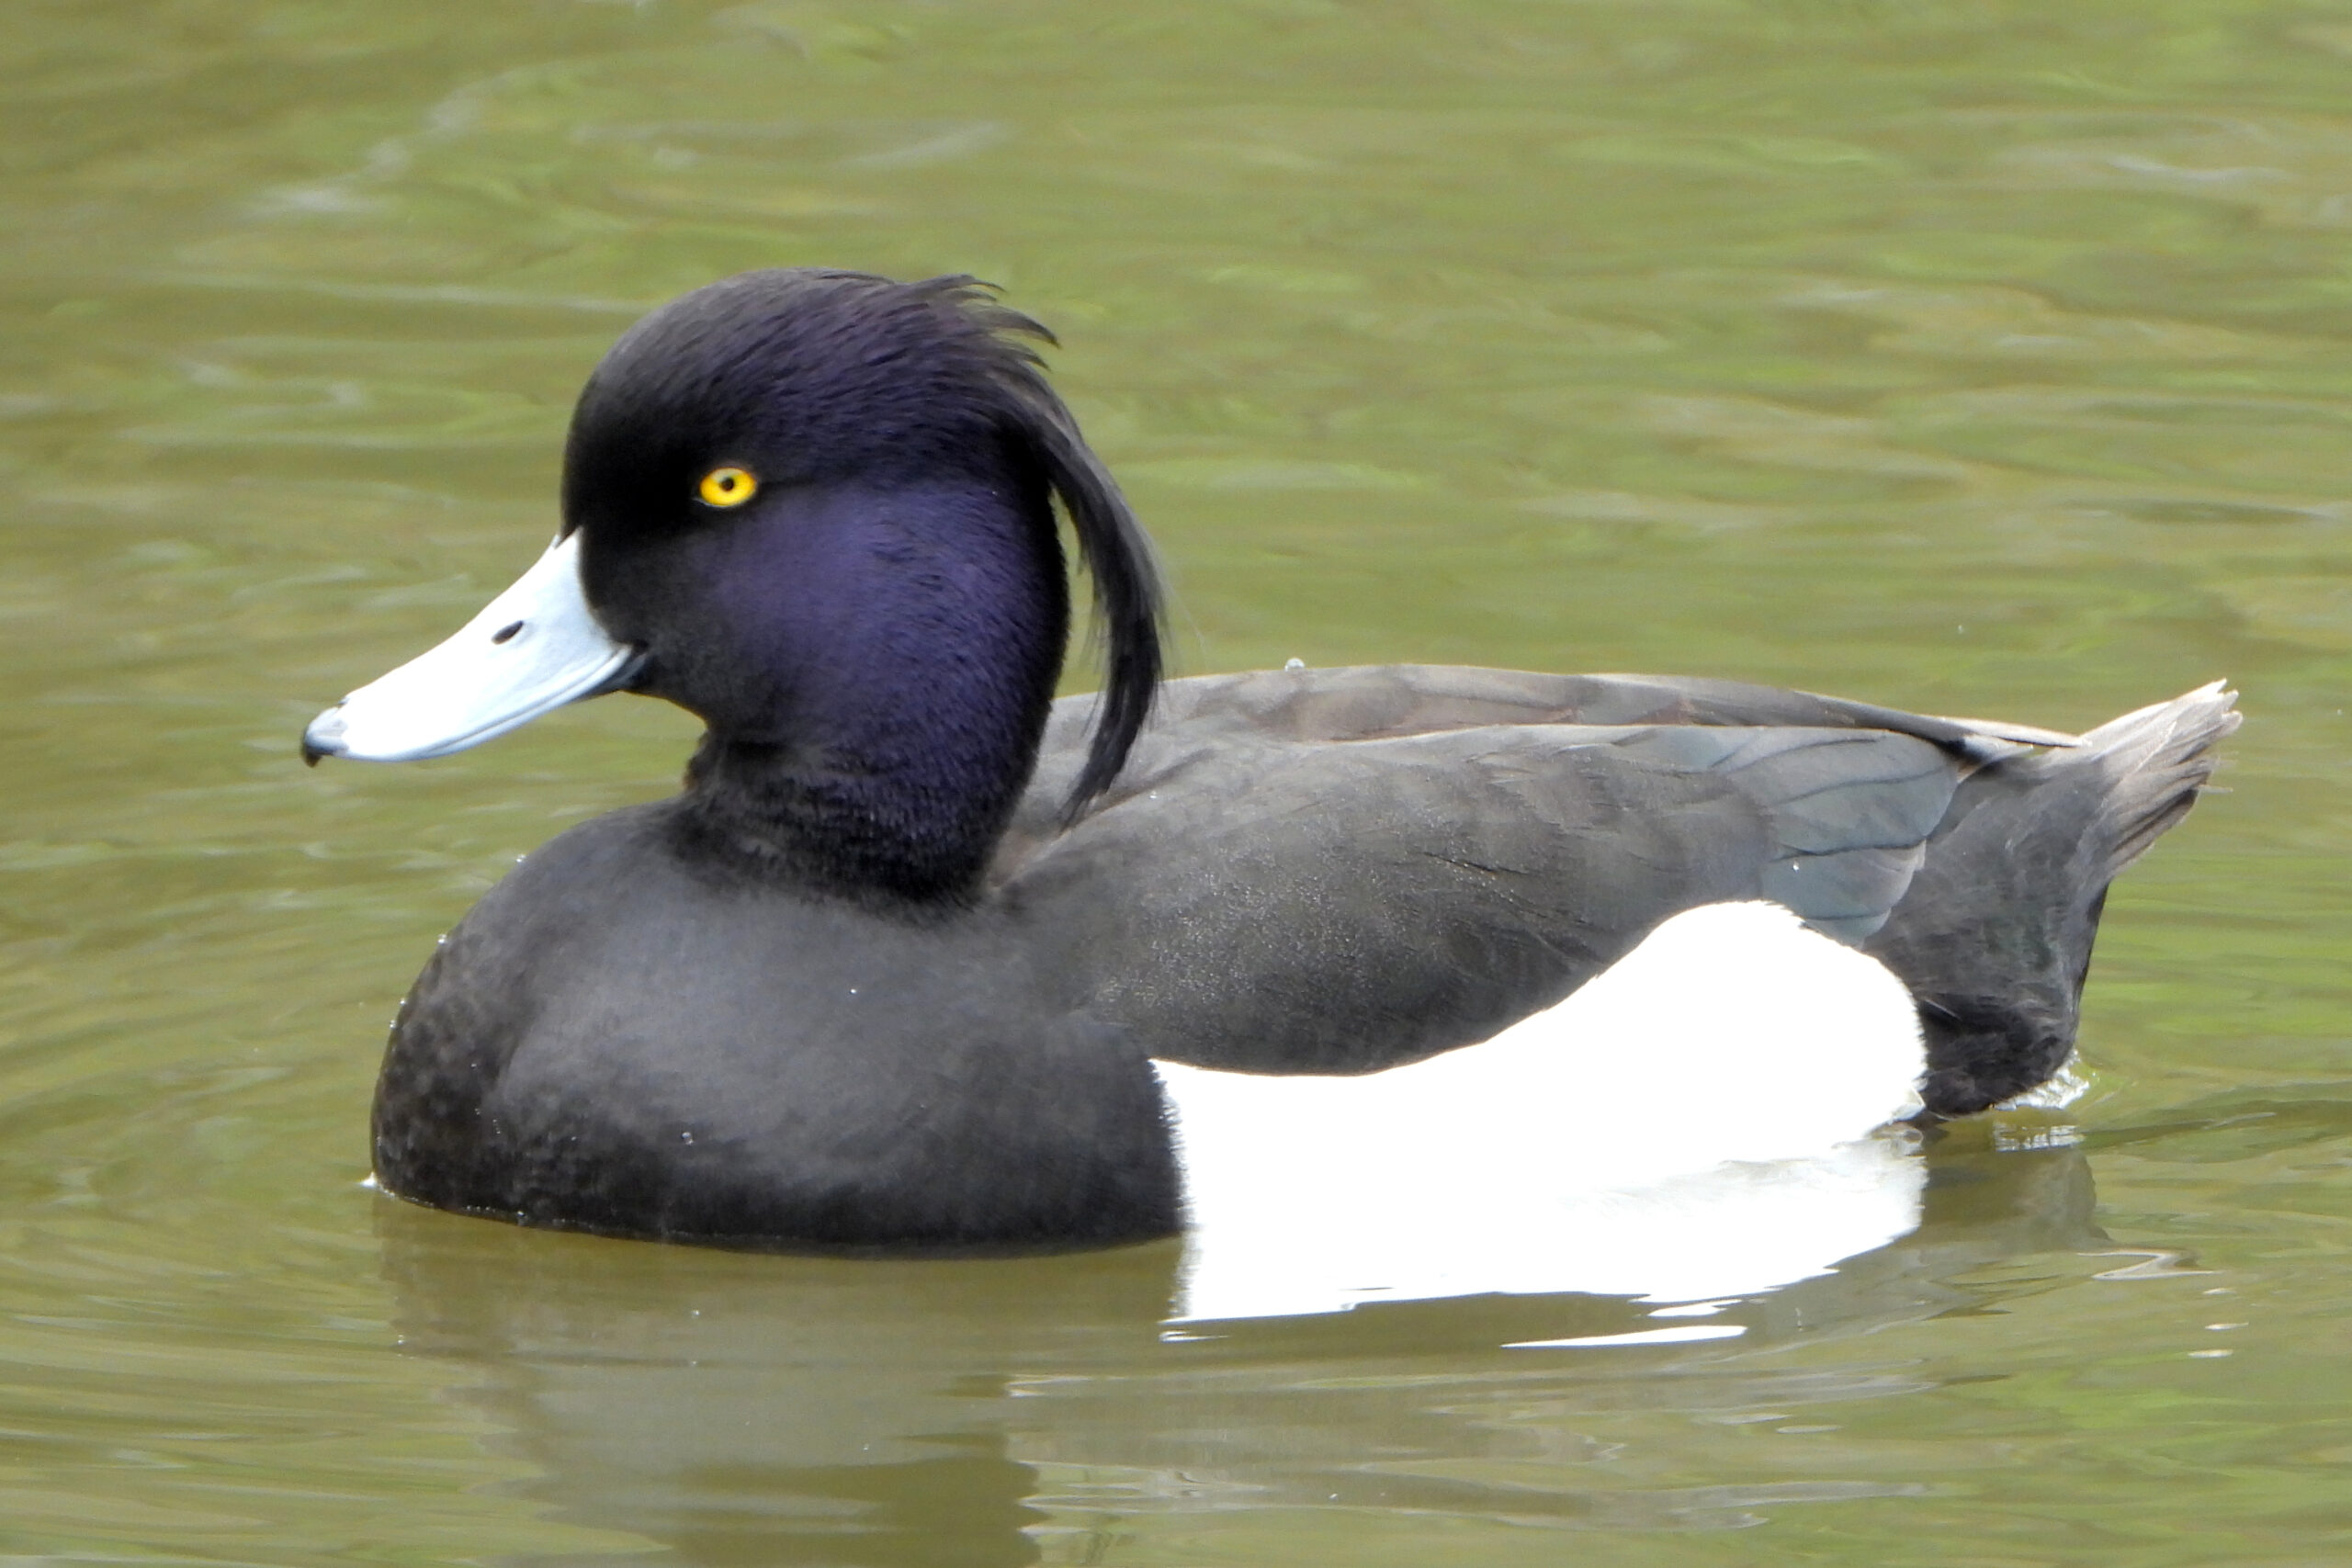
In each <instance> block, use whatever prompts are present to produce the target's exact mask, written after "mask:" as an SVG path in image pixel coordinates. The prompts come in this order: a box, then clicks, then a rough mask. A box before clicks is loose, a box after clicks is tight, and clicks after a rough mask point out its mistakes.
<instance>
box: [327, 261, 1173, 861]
mask: <svg viewBox="0 0 2352 1568" xmlns="http://www.w3.org/2000/svg"><path fill="white" fill-rule="evenodd" d="M1028 339H1045V340H1046V341H1051V339H1050V336H1049V334H1047V333H1046V331H1045V329H1044V328H1042V327H1040V326H1038V325H1037V324H1036V323H1035V322H1034V321H1030V320H1029V319H1028V318H1027V317H1025V316H1022V315H1019V314H1017V313H1015V312H1013V311H1012V310H1007V309H1005V308H1004V307H1002V306H1001V305H999V304H997V303H996V302H995V300H994V299H993V297H992V295H991V293H990V291H989V290H988V289H986V288H983V287H982V286H980V285H978V284H976V283H974V282H973V281H972V280H971V279H969V278H962V277H948V278H934V279H932V280H930V281H928V282H922V283H907V284H901V283H894V282H891V281H889V280H888V279H885V278H879V277H873V276H866V275H864V274H857V273H842V272H820V271H804V270H780V271H770V272H755V273H746V274H743V275H742V276H738V277H732V278H729V279H727V280H725V281H723V282H720V283H716V284H713V285H711V286H710V287H708V288H701V289H697V290H696V291H695V292H694V293H692V294H689V295H686V296H685V297H684V298H683V299H677V300H674V301H673V302H672V303H670V304H669V305H666V306H664V307H662V309H661V310H657V311H655V312H654V313H653V314H652V315H650V316H649V317H647V318H646V319H645V320H644V321H640V322H639V323H638V324H637V326H635V327H634V328H632V329H631V330H630V331H629V332H628V333H627V334H626V335H624V336H623V337H622V338H621V340H620V342H619V343H617V344H615V345H614V347H613V349H612V351H611V352H610V353H609V354H607V355H605V359H604V362H603V363H602V364H601V365H599V366H598V367H596V370H595V372H594V375H592V376H591V377H590V378H589V380H588V384H587V387H586V388H585V389H584V390H583V391H582V393H581V397H580V404H579V407H578V409H577V410H576V411H575V412H574V413H573V415H572V422H571V437H570V440H569V442H568V444H567V446H566V449H565V455H564V476H563V526H562V530H561V532H560V533H559V534H558V536H557V537H556V541H555V543H554V544H553V545H552V546H551V547H549V548H548V552H547V554H546V555H545V556H543V557H542V558H540V560H539V562H538V563H537V565H536V566H534V567H533V568H532V569H531V570H529V571H528V572H526V573H525V574H524V576H523V577H522V579H521V580H520V581H517V582H516V583H515V585H514V586H513V587H512V588H509V589H508V590H507V591H506V592H504V593H503V594H501V595H499V596H498V597H497V598H496V599H495V600H493V601H492V603H491V604H490V605H489V606H488V607H487V608H485V609H484V610H483V611H482V612H481V614H480V615H477V616H476V617H475V618H474V619H473V620H472V621H471V622H470V623H469V624H468V625H467V626H466V627H465V628H464V629H463V630H461V631H459V632H458V635H457V636H455V637H451V638H450V639H449V640H448V641H447V642H445V643H443V644H442V645H440V646H439V647H438V648H435V649H432V650H431V651H430V652H428V653H425V654H424V655H423V656H421V657H420V658H418V659H416V660H412V661H411V662H410V663H408V664H405V665H402V666H401V668H400V669H398V670H395V671H392V672H391V673H390V674H389V675H386V676H384V677H383V678H382V679H381V680H379V681H377V682H374V683H372V684H370V685H368V686H364V687H362V688H360V689H359V690H358V691H356V692H354V693H352V694H350V695H349V696H347V697H345V699H344V700H343V701H342V702H341V703H339V704H337V705H335V706H334V707H333V708H330V709H328V710H327V711H326V712H325V713H323V714H322V715H320V716H319V717H318V718H317V719H315V720H314V721H312V723H311V727H310V728H309V729H308V730H307V731H306V732H305V733H304V735H303V740H302V745H303V751H304V755H305V756H306V757H307V758H310V759H311V760H312V761H315V760H316V759H317V758H319V757H322V756H341V757H350V758H355V759H360V760H366V761H408V760H411V759H415V758H422V757H438V756H446V755H447V754H448V753H450V752H453V751H458V750H464V749H466V748H467V747H469V746H473V745H477V744H479V743H481V741H484V740H487V739H492V737H494V736H498V735H503V734H504V733H505V732H506V731H508V730H510V729H513V728H517V727H518V726H521V725H523V724H526V723H527V722H529V721H530V720H531V719H533V718H536V717H537V716H539V715H540V714H543V713H546V712H548V711H550V710H552V709H554V708H557V707H560V706H561V705H564V704H566V703H570V702H573V701H577V700H579V699H580V698H582V697H588V696H594V695H596V694H600V693H604V692H608V691H620V690H626V691H633V692H640V693H644V694H648V695H652V696H660V697H666V698H668V699H669V700H670V701H672V702H673V703H676V704H678V705H680V706H682V707H684V708H686V709H687V710H689V711H690V712H692V713H694V714H695V715H697V716H700V717H701V718H702V719H703V720H704V721H705V722H706V723H707V725H708V726H709V733H708V735H707V736H706V738H705V739H704V742H703V745H702V748H701V750H699V751H698V752H697V753H696V756H695V763H694V765H693V768H692V769H691V770H690V772H689V775H688V779H689V786H690V788H689V806H690V808H691V809H690V812H689V818H691V819H692V820H695V821H696V822H698V823H700V824H701V826H702V827H703V828H704V829H707V834H708V835H709V836H710V838H711V841H712V842H713V843H714V844H715V845H717V846H718V848H719V849H720V850H721V851H722V852H733V853H739V854H741V855H743V856H746V857H749V858H751V859H753V860H766V861H769V862H772V863H776V864H778V865H781V866H785V867H787V868H789V869H791V870H793V871H795V872H797V873H800V874H808V875H812V876H816V877H818V878H820V879H824V880H832V881H837V882H843V883H847V884H851V885H855V886H875V887H879V888H883V889H887V890H890V891H895V892H899V893H904V894H910V895H915V896H925V895H931V894H938V893H954V892H957V891H960V890H962V889H965V888H967V887H969V886H971V885H972V883H973V882H974V881H975V880H976V879H977V878H978V874H979V872H980V870H981V868H982V867H983V866H984V865H985V863H986V861H987V857H988V853H989V849H990V848H991V847H992V846H993V844H994V842H995V840H996V839H997V837H998V836H999V834H1000V833H1001V831H1002V829H1003V826H1004V823H1005V821H1006V819H1007V818H1008V816H1009V815H1010V813H1011V811H1012V807H1013V805H1014V803H1015V801H1016V800H1017V799H1018V797H1019V795H1020V792H1021V790H1022V787H1023V785H1024V784H1026V782H1027V779H1028V775H1029V773H1030V770H1031V767H1032V765H1033V764H1034V762H1035V757H1036V750H1037V744H1038V739H1039V736H1040V734H1041V732H1042V730H1043V727H1044V723H1045V716H1046V707H1047V705H1048V704H1049V703H1050V701H1051V699H1052V694H1053V687H1054V682H1055V681H1056V679H1057V675H1058V673H1059V671H1060V668H1061V663H1062V659H1063V654H1064V651H1065V649H1066V647H1067V644H1068V640H1069V596H1068V591H1067V588H1066V586H1065V581H1064V562H1063V557H1062V551H1061V547H1060V543H1059V538H1058V535H1057V529H1056V525H1055V518H1054V508H1053V502H1054V498H1055V497H1057V496H1058V497H1059V499H1060V501H1061V503H1062V507H1063V510H1064V511H1065V512H1066V513H1067V514H1068V516H1069V522H1070V525H1071V529H1072V531H1073V532H1074V533H1075V534H1076V536H1077V538H1078V542H1079V546H1080V553H1081V554H1082V555H1083V557H1084V558H1085V560H1086V563H1087V566H1088V568H1089V569H1090V571H1091V576H1092V581H1093V588H1094V598H1095V602H1096V604H1097V606H1098V610H1099V612H1100V614H1101V615H1102V618H1103V623H1104V629H1105V633H1106V637H1105V640H1106V643H1107V655H1108V665H1109V670H1108V680H1107V682H1106V683H1105V687H1104V692H1103V700H1102V704H1101V707H1100V711H1099V713H1098V715H1097V718H1096V728H1095V732H1094V736H1093V740H1092V744H1091V751H1090V753H1089V756H1088V761H1087V765H1086V767H1085V769H1084V770H1083V772H1082V773H1081V775H1080V779H1079V783H1078V784H1077V787H1076V790H1075V792H1074V793H1073V795H1072V797H1071V799H1070V801H1069V808H1070V810H1071V811H1072V812H1076V811H1077V810H1079V809H1080V808H1081V807H1083V806H1084V805H1085V804H1086V802H1087V801H1089V800H1090V799H1091V798H1092V797H1093V796H1094V795H1098V794H1100V793H1101V792H1102V790H1103V788H1104V787H1105V786H1107V785H1108V784H1110V782H1111V780H1112V778H1113V777H1114V775H1115V774H1116V773H1118V770H1119V767H1120V764H1121V763H1122V761H1124V760H1125V756H1126V753H1127V750H1128V749H1129V747H1130V746H1131V745H1132V744H1133V742H1134V740H1135V738H1136V732H1137V731H1138V730H1139V729H1140V728H1141V727H1142V725H1143V721H1144V718H1145V716H1147V714H1148V711H1149V708H1150V705H1151V700H1152V694H1153V692H1154V690H1155V688H1156V685H1157V682H1158V680H1159V667H1160V647H1159V590H1158V586H1157V582H1156V579H1155V576H1154V573H1153V570H1152V567H1151V561H1150V554H1149V549H1148V546H1147V544H1146V542H1145V540H1144V538H1143V536H1142V534H1141V532H1140V530H1139V529H1138V528H1137V527H1136V523H1135V520H1134V518H1133V516H1132V515H1131V514H1130V513H1128V511H1127V508H1126V504H1125V502H1124V501H1123V500H1122V499H1121V497H1120V495H1119V492H1118V489H1117V487H1116V486H1115V485H1114V484H1113V482H1112V481H1111V479H1110V478H1109V476H1108V475H1107V474H1105V473H1104V472H1103V468H1102V467H1101V465H1100V464H1099V463H1098V462H1097V461H1096V459H1095V458H1094V457H1093V455H1092V454H1091V452H1089V451H1088V449H1087V447H1086V446H1085V444H1084V442H1083V441H1082V440H1081V439H1080V436H1079V434H1078V429H1077V426H1076V424H1075V423H1074V422H1073V421H1072V420H1071V418H1070V416H1069V411H1068V410H1067V409H1065V408H1064V407H1063V406H1062V403H1061V401H1060V400H1059V399H1057V397H1056V396H1055V395H1054V393H1053V391H1052V390H1051V389H1050V388H1049V387H1048V386H1047V385H1046V381H1045V378H1044V376H1043V374H1042V367H1041V364H1040V361H1039V359H1038V357H1037V355H1036V354H1035V351H1034V350H1033V349H1032V348H1031V347H1030V346H1028V344H1027V342H1026V341H1024V340H1028Z"/></svg>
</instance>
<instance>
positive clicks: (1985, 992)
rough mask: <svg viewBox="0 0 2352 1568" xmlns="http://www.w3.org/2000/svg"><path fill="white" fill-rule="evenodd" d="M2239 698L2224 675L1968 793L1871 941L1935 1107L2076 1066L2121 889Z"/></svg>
mask: <svg viewBox="0 0 2352 1568" xmlns="http://www.w3.org/2000/svg"><path fill="white" fill-rule="evenodd" d="M2236 701H2237V694H2235V693H2234V692H2232V691H2230V690H2228V689H2227V688H2226V687H2225V686H2223V685H2222V682H2218V681H2217V682H2214V683H2213V684H2211V685H2210V686H2203V687H2199V689H2198V690H2196V691H2194V692H2191V693H2189V694H2188V695H2186V696H2182V697H2177V698H2175V699H2174V700H2172V701H2171V702H2168V703H2159V704H2157V705H2155V706H2154V707H2145V708H2142V709H2140V710H2139V711H2138V712H2137V713H2129V714H2125V715H2124V716H2122V717H2121V718H2119V719H2115V720H2112V721H2111V722H2109V723H2107V724H2103V725H2101V726H2099V728H2097V729H2094V730H2092V731H2091V732H2090V733H2089V734H2087V735H2085V736H2084V737H2082V739H2081V740H2080V742H2079V744H2077V745H2075V746H2070V747H2061V748H2052V749H2050V750H2035V751H2030V752H2021V753H2019V754H2018V755H2015V756H2011V757H2008V758H2007V759H2004V760H2002V761H1996V762H1993V763H1991V764H1990V765H1988V766H1986V767H1985V768H1983V769H1982V770H1980V771H1979V772H1977V773H1974V774H1973V775H1972V776H1971V777H1970V778H1969V779H1968V780H1967V781H1966V782H1965V783H1963V784H1962V785H1961V787H1960V790H1959V792H1958V794H1956V795H1954V796H1953V798H1952V804H1951V812H1950V813H1949V814H1948V815H1947V816H1946V817H1945V818H1944V820H1943V823H1942V825H1941V826H1940V827H1939V828H1938V829H1936V832H1935V834H1934V836H1933V837H1931V838H1930V839H1929V840H1928V852H1927V858H1926V860H1925V862H1924V863H1922V864H1921V866H1920V868H1919V872H1918V874H1917V876H1916V877H1914V878H1913V880H1912V883H1911V886H1910V887H1909V888H1908V889H1907V890H1906V891H1905V894H1904V896H1903V898H1902V901H1901V902H1900V903H1898V904H1896V906H1895V908H1894V915H1893V916H1892V917H1891V918H1890V919H1888V921H1887V923H1886V925H1885V927H1884V928H1883V929H1882V930H1881V931H1879V932H1878V934H1877V935H1875V936H1873V937H1872V938H1871V940H1870V941H1869V942H1867V943H1865V944H1864V945H1865V947H1866V949H1867V950H1868V951H1869V952H1870V953H1872V954H1873V955H1875V956H1876V957H1877V958H1879V959H1880V960H1881V961H1882V962H1883V963H1884V964H1886V965H1887V966H1888V967H1889V968H1891V969H1893V970H1894V972H1895V973H1896V974H1897V975H1899V976H1902V978H1903V980H1904V982H1905V984H1906V985H1908V986H1909V987H1910V988H1911V992H1912V995H1913V996H1915V997H1917V998H1918V1000H1919V1015H1920V1022H1921V1024H1922V1025H1923V1026H1924V1029H1925V1032H1926V1034H1927V1041H1928V1079H1927V1084H1926V1088H1925V1094H1926V1098H1927V1102H1928V1110H1929V1111H1933V1112H1935V1113H1936V1114H1938V1115H1942V1116H1959V1115H1965V1114H1966V1113H1968V1112H1970V1111H1982V1110H1984V1109H1985V1107H1986V1106H1988V1105H1995V1104H1998V1103H1999V1102H2000V1101H2002V1100H2007V1099H2008V1098H2009V1097H2011V1096H2012V1095H2017V1094H2021V1093H2023V1092H2024V1091H2025V1090H2027V1089H2031V1088H2033V1087H2034V1086H2035V1085H2037V1084H2039V1083H2041V1082H2042V1081H2043V1080H2044V1079H2046V1078H2048V1077H2050V1076H2051V1075H2052V1073H2055V1072H2056V1071H2057V1070H2058V1069H2059V1068H2060V1067H2061V1066H2064V1064H2065V1061H2066V1057H2067V1055H2069V1054H2070V1053H2071V1052H2072V1051H2073V1049H2074V1045H2075V1021H2076V1017H2077V1004H2078V1002H2079V1000H2080V998H2081V996H2082V989H2083V976H2084V975H2085V974H2086V972H2087V971H2088V970H2089V968H2090V961H2091V942H2092V939H2093V938H2094V937H2095V936H2097V934H2098V917H2099V910H2100V908H2101V907H2102V905H2104V904H2105V902H2106V899H2107V886H2108V884H2109V882H2111V881H2113V880H2114V878H2115V876H2116V875H2117V874H2118V873H2120V872H2121V871H2122V870H2123V868H2124V867H2126V866H2128V865H2130V864H2131V863H2132V862H2133V861H2135V860H2137V859H2139V858H2140V856H2141V855H2142V854H2143V853H2144V852H2146V850H2147V848H2148V846H2149V845H2150V844H2152V843H2154V842H2155V840H2156V837H2157V835H2159V834H2161V833H2162V832H2164V830H2165V829H2167V828H2169V827H2171V826H2172V825H2173V824H2174V823H2176V822H2177V821H2179V820H2180V819H2181V818H2183V817H2185V816H2187V815H2188V808H2189V807H2190V806H2192V805H2193V804H2195V802H2196V799H2197V794H2198V791H2199V788H2201V787H2202V786H2203V784H2205V782H2206V780H2207V779H2209V778H2211V776H2212V773H2213V763H2214V757H2213V754H2212V748H2213V745H2214V743H2215V742H2216V741H2218V740H2220V739H2222V737H2223V736H2225V735H2227V734H2229V733H2230V732H2231V731H2232V730H2233V729H2235V728H2237V727H2238V715H2237V714H2236V713H2235V712H2234V711H2233V704H2234V703H2235V702H2236Z"/></svg>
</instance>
